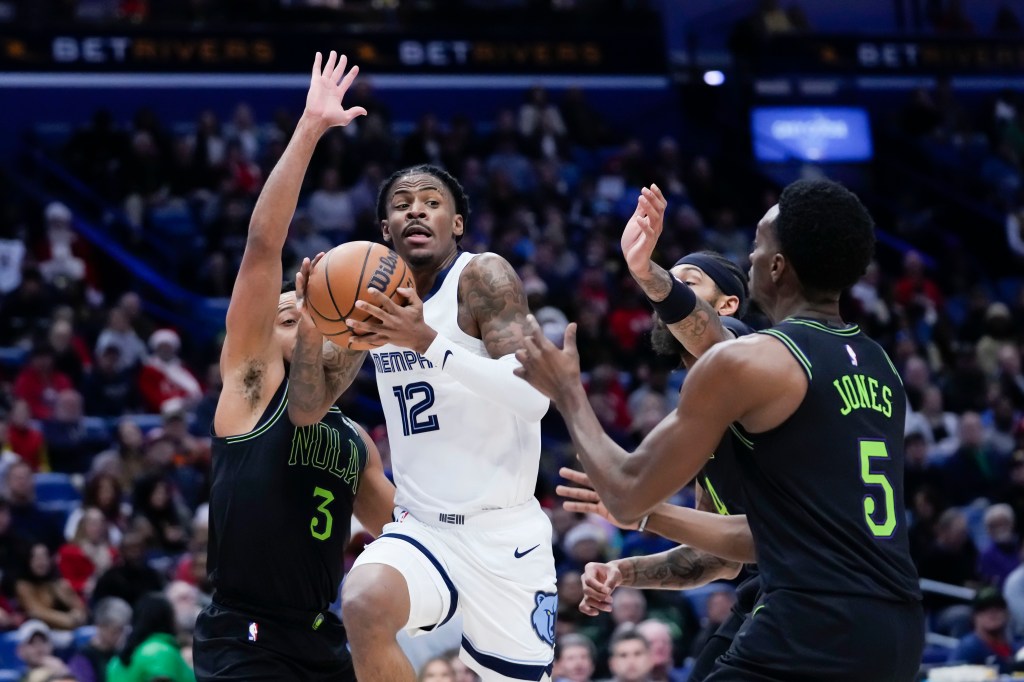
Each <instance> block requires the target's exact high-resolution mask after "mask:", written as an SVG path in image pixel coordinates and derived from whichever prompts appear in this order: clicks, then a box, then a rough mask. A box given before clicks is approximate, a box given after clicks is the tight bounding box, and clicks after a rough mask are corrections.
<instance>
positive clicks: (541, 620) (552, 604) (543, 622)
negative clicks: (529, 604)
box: [530, 592, 558, 646]
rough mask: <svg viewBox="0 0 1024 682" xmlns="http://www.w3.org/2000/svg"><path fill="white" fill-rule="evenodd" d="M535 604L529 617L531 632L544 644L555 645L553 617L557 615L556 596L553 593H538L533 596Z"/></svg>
mask: <svg viewBox="0 0 1024 682" xmlns="http://www.w3.org/2000/svg"><path fill="white" fill-rule="evenodd" d="M534 602H535V603H536V604H537V605H536V606H535V607H534V609H533V613H532V614H531V615H530V617H531V619H532V620H533V631H534V632H536V633H537V636H538V637H540V638H541V641H543V642H544V643H545V644H549V645H551V646H554V645H555V616H556V615H557V614H558V595H557V594H556V593H553V592H538V593H537V594H536V595H534Z"/></svg>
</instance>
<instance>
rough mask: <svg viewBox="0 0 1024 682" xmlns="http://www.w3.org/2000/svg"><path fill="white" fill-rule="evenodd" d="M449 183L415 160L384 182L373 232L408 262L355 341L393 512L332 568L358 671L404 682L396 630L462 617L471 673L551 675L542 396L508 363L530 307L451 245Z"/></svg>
mask: <svg viewBox="0 0 1024 682" xmlns="http://www.w3.org/2000/svg"><path fill="white" fill-rule="evenodd" d="M468 213H469V206H468V200H467V198H466V195H465V192H464V191H463V189H462V187H461V185H460V184H459V182H458V181H457V180H456V179H455V178H453V177H452V176H451V175H450V174H448V173H447V172H445V171H444V170H442V169H440V168H436V167H432V166H416V167H412V168H407V169H404V170H401V171H399V172H397V173H395V174H394V175H393V176H392V177H391V178H389V179H388V180H387V181H385V183H384V184H383V186H382V188H381V192H380V196H379V198H378V203H377V214H378V218H379V219H380V221H381V228H382V230H383V236H384V241H385V242H387V243H388V244H390V245H391V246H393V248H394V249H395V250H396V251H397V252H398V254H399V255H400V256H401V257H402V258H403V259H404V260H405V262H406V263H407V264H408V265H409V267H410V269H411V270H412V272H413V277H414V279H415V282H416V289H415V290H413V289H399V292H401V293H402V294H403V295H404V296H405V297H406V298H407V299H408V301H407V303H406V305H404V306H402V305H399V304H396V303H394V302H392V301H391V300H390V299H388V298H387V297H386V296H384V295H383V294H381V293H380V292H374V295H375V299H374V300H375V301H376V305H371V304H368V303H365V302H360V303H358V304H357V306H358V307H359V308H360V309H362V310H365V311H368V312H370V313H371V314H372V315H373V317H372V318H370V320H368V321H367V322H356V321H353V320H349V321H348V324H349V326H350V327H352V328H353V329H354V330H355V332H356V333H357V334H361V335H362V336H359V337H358V338H355V339H353V341H352V344H351V347H352V348H353V349H368V350H370V353H371V356H372V357H373V363H374V367H375V369H376V374H377V384H378V387H379V389H380V398H381V402H382V404H383V406H384V414H385V417H386V419H387V428H388V438H389V441H390V445H391V458H392V464H393V469H394V474H395V483H396V486H397V488H398V493H397V495H396V498H395V501H396V505H397V509H396V514H395V522H394V523H392V524H389V525H388V526H386V527H385V529H384V532H383V534H382V535H381V537H380V538H379V539H378V540H376V541H374V542H373V543H371V544H370V545H369V546H367V548H366V550H365V551H364V552H363V553H362V554H361V555H360V556H359V558H358V559H357V561H356V563H355V566H354V567H353V569H352V571H351V572H350V573H349V575H348V577H347V578H346V579H345V584H344V587H343V591H342V615H343V618H344V621H345V625H346V629H347V631H348V635H349V641H350V642H351V647H352V656H353V660H354V662H355V668H356V675H357V677H358V678H359V680H360V682H378V681H380V682H404V681H406V680H408V681H409V682H411V681H412V680H413V679H415V677H414V672H413V669H412V666H411V665H410V663H409V661H408V660H407V659H406V657H405V656H404V654H403V653H402V651H401V649H400V648H399V646H398V644H397V642H396V639H395V636H396V634H397V633H398V632H399V631H401V630H406V631H409V632H410V633H420V634H422V633H423V632H426V631H430V630H432V629H434V628H435V627H437V626H439V625H441V624H443V623H446V622H448V621H449V620H450V619H451V618H452V617H453V616H454V615H455V614H457V613H461V614H462V618H463V638H462V650H461V652H460V658H461V659H462V660H463V661H464V662H465V663H466V665H467V666H469V667H470V668H472V669H473V670H474V671H476V672H477V673H478V674H479V675H480V676H481V678H482V679H483V680H485V681H489V680H542V679H547V678H548V677H550V672H551V664H552V660H553V644H554V625H555V624H554V620H555V613H556V592H555V566H554V558H553V556H552V552H551V524H550V522H549V520H548V518H547V515H546V514H545V513H544V512H543V510H542V509H541V508H540V505H539V504H538V502H537V500H536V499H535V498H534V496H533V493H534V488H535V485H536V482H537V473H538V467H539V461H540V419H541V417H543V416H544V413H545V412H547V409H548V400H547V398H545V397H544V396H543V395H541V394H540V393H539V392H537V391H535V390H534V389H533V388H532V387H530V386H529V385H528V384H527V383H526V382H525V381H522V380H521V379H519V378H518V377H516V376H515V375H514V374H513V370H514V369H515V368H516V367H518V366H519V363H518V362H516V360H515V358H514V355H513V354H514V352H515V351H516V350H517V349H518V348H519V346H520V344H521V338H522V334H523V329H524V328H525V323H526V315H527V314H528V309H527V305H526V296H525V295H524V294H523V290H522V283H521V282H520V280H519V278H518V276H517V275H516V273H515V271H514V270H513V269H512V266H511V265H509V263H508V262H507V261H505V259H503V258H501V257H500V256H497V255H495V254H491V253H484V254H470V253H464V252H462V251H460V250H459V247H458V242H459V239H460V238H461V236H462V233H463V230H464V229H465V221H466V216H467V215H468Z"/></svg>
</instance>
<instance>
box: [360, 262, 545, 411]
mask: <svg viewBox="0 0 1024 682" xmlns="http://www.w3.org/2000/svg"><path fill="white" fill-rule="evenodd" d="M398 291H399V293H400V294H401V295H403V296H405V298H406V299H407V300H408V303H407V304H406V305H404V306H399V305H398V304H396V303H395V302H394V301H392V300H391V299H390V298H388V297H387V296H385V295H384V294H383V293H381V292H379V291H376V290H371V294H370V295H371V296H372V297H373V303H368V302H366V301H356V307H357V308H358V309H359V310H362V311H365V312H367V313H369V314H370V315H372V316H373V317H375V318H377V320H379V321H380V322H379V323H378V324H370V323H367V322H359V321H357V320H346V323H347V324H348V326H350V327H351V328H352V329H353V330H355V332H356V333H357V334H359V336H356V337H352V338H351V339H350V347H351V346H354V345H356V344H360V345H361V346H365V347H373V346H375V345H380V344H382V343H393V344H395V345H397V346H402V347H404V348H411V349H412V350H414V351H416V352H417V353H420V354H421V355H423V356H424V357H426V358H427V359H428V360H430V362H431V363H432V364H433V365H434V366H435V367H440V368H441V371H442V372H447V373H448V374H450V375H451V376H452V377H453V378H454V379H455V380H456V381H458V382H459V383H460V384H462V385H463V386H465V387H466V388H468V389H469V390H470V391H472V392H473V393H475V394H476V395H478V396H480V397H481V398H483V399H484V400H489V401H491V402H494V403H497V404H498V405H500V406H502V407H504V408H505V409H508V410H510V411H512V412H513V413H515V414H516V415H518V416H519V417H521V418H522V419H525V420H527V421H540V419H541V417H543V416H544V413H546V412H547V411H548V399H547V398H546V397H545V396H544V395H542V394H541V393H540V392H538V391H537V390H536V389H534V388H533V387H531V386H530V385H529V384H527V383H526V382H524V381H521V380H520V379H519V378H517V377H516V376H515V373H514V372H515V370H516V369H517V368H518V367H519V362H518V361H517V360H516V358H515V355H514V353H515V351H516V350H517V349H518V348H519V347H520V346H521V345H522V338H523V329H525V325H526V316H527V314H528V313H529V310H528V308H527V306H526V296H525V294H524V293H523V285H522V282H520V281H519V276H518V275H516V272H515V270H513V269H512V266H511V265H509V263H508V261H506V260H505V259H504V258H502V257H501V256H498V255H495V254H492V253H485V254H480V255H479V256H477V257H476V258H474V259H473V260H472V261H470V263H469V265H467V266H466V269H465V270H463V272H462V277H461V278H460V280H459V297H460V299H461V300H462V302H463V304H464V305H465V306H466V307H467V309H468V310H469V313H470V314H471V315H472V317H473V320H474V321H475V322H476V324H477V326H478V327H479V329H480V338H481V339H482V340H483V342H484V346H485V347H486V348H487V353H488V354H489V355H490V356H491V357H489V358H484V357H480V356H479V355H476V354H475V353H471V352H469V351H467V350H466V349H465V348H463V347H462V346H460V345H458V344H457V343H454V342H453V341H451V340H450V339H447V338H445V337H444V336H442V335H440V334H438V333H437V331H435V330H434V329H432V328H431V327H430V326H429V325H427V324H426V323H425V322H424V321H423V302H422V301H421V300H420V298H419V295H418V294H417V293H416V290H415V289H412V288H399V289H398Z"/></svg>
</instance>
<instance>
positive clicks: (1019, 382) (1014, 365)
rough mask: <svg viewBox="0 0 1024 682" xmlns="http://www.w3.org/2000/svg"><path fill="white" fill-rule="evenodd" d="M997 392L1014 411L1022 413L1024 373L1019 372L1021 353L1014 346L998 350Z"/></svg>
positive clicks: (1023, 406) (1023, 405)
mask: <svg viewBox="0 0 1024 682" xmlns="http://www.w3.org/2000/svg"><path fill="white" fill-rule="evenodd" d="M997 361H998V363H999V364H998V370H997V372H996V376H997V379H998V381H999V390H1000V392H1001V393H1002V395H1004V396H1006V397H1007V398H1008V399H1009V400H1010V403H1011V404H1012V405H1013V407H1014V409H1016V410H1018V411H1024V371H1022V370H1021V351H1020V349H1019V348H1017V347H1016V346H1012V345H1006V346H1003V347H1002V348H1000V349H999V355H998V356H997Z"/></svg>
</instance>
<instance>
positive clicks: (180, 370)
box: [139, 329, 203, 412]
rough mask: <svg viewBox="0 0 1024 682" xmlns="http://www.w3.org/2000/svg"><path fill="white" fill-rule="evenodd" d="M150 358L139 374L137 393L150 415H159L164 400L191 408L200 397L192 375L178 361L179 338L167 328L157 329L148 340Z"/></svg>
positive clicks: (201, 393)
mask: <svg viewBox="0 0 1024 682" xmlns="http://www.w3.org/2000/svg"><path fill="white" fill-rule="evenodd" d="M149 347H150V350H152V351H153V355H151V356H150V357H148V358H147V359H146V361H145V362H144V363H143V365H142V369H141V371H140V372H139V390H140V391H141V393H142V398H143V400H144V401H145V403H146V408H147V409H148V410H149V411H150V412H160V410H161V407H162V406H163V405H164V403H166V402H167V401H168V400H171V399H174V398H178V399H180V400H184V401H185V402H186V404H188V405H193V404H195V403H197V402H199V399H200V398H202V397H203V389H202V387H201V386H200V385H199V381H198V380H197V379H196V378H195V375H193V374H192V372H190V371H189V370H188V368H187V367H185V365H184V364H183V363H182V362H181V359H180V358H178V349H179V348H180V347H181V339H180V338H179V337H178V335H177V333H175V332H173V331H171V330H170V329H158V330H157V331H155V332H153V335H152V336H150V337H149Z"/></svg>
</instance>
